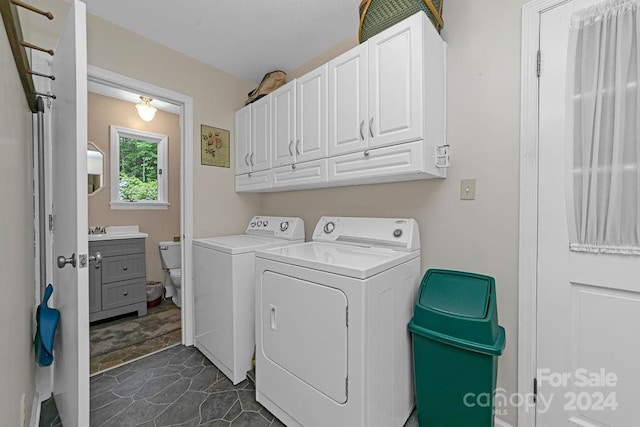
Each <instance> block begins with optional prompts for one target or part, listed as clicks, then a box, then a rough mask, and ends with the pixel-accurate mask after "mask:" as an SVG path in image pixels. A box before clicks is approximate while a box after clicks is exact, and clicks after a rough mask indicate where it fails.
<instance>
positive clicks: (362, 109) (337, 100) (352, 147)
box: [328, 43, 369, 156]
mask: <svg viewBox="0 0 640 427" xmlns="http://www.w3.org/2000/svg"><path fill="white" fill-rule="evenodd" d="M367 56H368V54H367V43H363V44H361V45H360V46H358V47H356V48H354V49H351V50H350V51H348V52H346V53H344V54H342V55H340V56H338V57H337V58H335V59H334V60H332V61H330V62H329V69H328V73H329V138H328V142H329V147H328V151H329V156H335V155H338V154H344V153H351V152H354V151H360V150H363V149H365V148H366V147H367V140H368V138H369V135H368V128H367V126H368V112H367V90H368V88H367V79H368V71H367V68H368V62H367Z"/></svg>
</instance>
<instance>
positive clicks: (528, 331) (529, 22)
mask: <svg viewBox="0 0 640 427" xmlns="http://www.w3.org/2000/svg"><path fill="white" fill-rule="evenodd" d="M573 1H574V0H532V1H530V2H528V3H526V4H525V5H524V6H523V7H522V51H521V55H522V56H521V70H520V73H521V81H520V99H521V101H520V102H521V110H520V231H519V267H518V393H519V395H520V396H526V395H527V394H530V393H532V392H533V380H534V378H535V377H536V372H537V360H536V354H537V321H538V318H537V290H538V286H537V279H538V278H537V269H538V256H537V253H538V178H539V177H538V168H539V166H540V165H539V162H538V149H539V140H538V118H539V114H538V107H539V85H538V71H537V70H538V49H539V46H540V14H542V13H543V12H545V11H547V10H549V9H552V8H555V7H558V6H560V5H562V4H564V3H568V2H573ZM535 425H536V410H535V408H534V409H533V410H531V409H529V410H527V407H526V406H525V405H520V406H519V407H518V426H520V427H534V426H535Z"/></svg>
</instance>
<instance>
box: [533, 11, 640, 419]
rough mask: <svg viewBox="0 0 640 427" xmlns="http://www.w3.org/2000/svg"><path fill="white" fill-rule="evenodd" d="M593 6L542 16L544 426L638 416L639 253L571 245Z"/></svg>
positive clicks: (540, 359)
mask: <svg viewBox="0 0 640 427" xmlns="http://www.w3.org/2000/svg"><path fill="white" fill-rule="evenodd" d="M586 3H587V2H586V1H578V0H576V2H575V4H574V2H573V1H569V2H565V3H564V4H562V5H560V6H557V7H555V8H552V9H549V10H547V11H545V12H544V13H542V14H541V17H540V35H541V36H540V51H541V58H542V72H541V76H540V82H539V84H540V99H539V103H540V104H539V112H540V113H539V114H540V116H539V120H540V122H539V150H540V151H539V164H540V167H539V178H538V179H539V182H538V184H539V191H538V192H539V206H538V272H537V277H538V278H537V284H538V285H537V286H538V313H537V319H538V320H537V334H538V336H537V366H538V373H537V381H538V403H537V417H536V424H537V425H538V426H541V427H545V426H632V425H637V424H638V419H640V405H638V403H637V398H638V396H640V369H639V368H638V361H639V360H640V343H639V341H638V339H637V337H638V335H637V329H638V325H640V281H639V280H638V277H640V258H638V257H632V256H623V255H604V254H586V253H578V252H570V251H569V249H568V248H569V239H568V231H567V213H566V201H565V200H566V199H565V185H564V182H565V148H564V147H565V140H564V129H565V125H566V124H565V120H564V116H565V80H566V76H565V74H566V62H567V49H568V38H569V27H568V23H569V19H570V17H571V14H572V13H573V11H574V9H578V8H581V7H584V6H585V5H586ZM592 3H593V2H592ZM563 378H564V381H563ZM586 378H589V379H591V381H592V382H588V381H585V379H586ZM549 401H550V403H549Z"/></svg>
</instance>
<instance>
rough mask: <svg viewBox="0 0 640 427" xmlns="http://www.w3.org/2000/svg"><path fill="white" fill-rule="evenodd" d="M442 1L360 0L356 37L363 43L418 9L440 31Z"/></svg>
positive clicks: (441, 24) (442, 23)
mask: <svg viewBox="0 0 640 427" xmlns="http://www.w3.org/2000/svg"><path fill="white" fill-rule="evenodd" d="M442 2H443V0H362V2H361V3H360V6H359V9H360V29H359V30H358V39H359V40H360V43H363V42H364V41H366V40H367V39H369V38H371V37H372V36H374V35H376V34H378V33H379V32H381V31H383V30H385V29H387V28H389V27H391V26H392V25H394V24H397V23H398V22H400V21H402V20H403V19H405V18H408V17H409V16H411V15H413V14H414V13H416V12H418V11H423V12H424V13H426V14H427V16H428V17H429V19H430V20H431V22H432V23H433V25H434V27H436V30H438V32H440V30H441V29H442V26H443V25H444V22H443V21H442Z"/></svg>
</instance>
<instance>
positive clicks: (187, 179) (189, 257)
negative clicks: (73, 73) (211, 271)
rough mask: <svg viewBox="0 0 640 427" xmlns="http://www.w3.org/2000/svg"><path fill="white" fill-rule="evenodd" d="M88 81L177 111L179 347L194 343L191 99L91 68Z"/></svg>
mask: <svg viewBox="0 0 640 427" xmlns="http://www.w3.org/2000/svg"><path fill="white" fill-rule="evenodd" d="M87 79H88V81H91V82H95V83H99V84H102V85H105V86H110V87H113V88H116V89H123V90H126V91H129V92H134V93H138V94H143V95H146V96H149V97H151V98H153V99H158V100H162V101H165V102H169V103H171V104H174V105H177V106H178V107H180V138H181V144H180V234H181V241H182V254H181V257H182V310H181V316H182V319H181V320H182V322H181V323H182V344H184V345H186V346H191V345H193V343H194V313H193V311H194V301H193V274H192V271H193V248H192V241H193V209H194V208H193V98H192V97H191V96H188V95H184V94H182V93H179V92H174V91H172V90H169V89H165V88H163V87H160V86H156V85H153V84H150V83H146V82H143V81H141V80H136V79H133V78H131V77H127V76H124V75H122V74H118V73H115V72H113V71H109V70H105V69H103V68H99V67H96V66H94V65H88V66H87Z"/></svg>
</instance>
